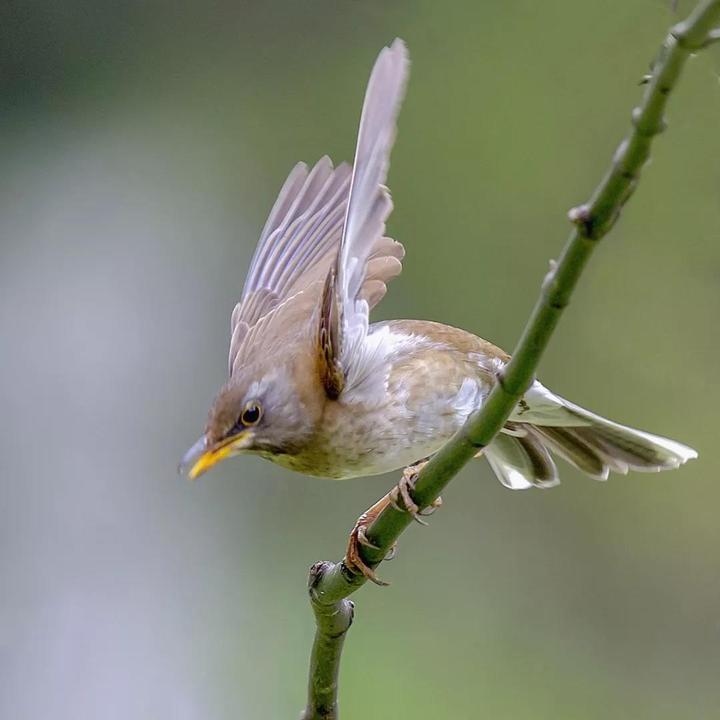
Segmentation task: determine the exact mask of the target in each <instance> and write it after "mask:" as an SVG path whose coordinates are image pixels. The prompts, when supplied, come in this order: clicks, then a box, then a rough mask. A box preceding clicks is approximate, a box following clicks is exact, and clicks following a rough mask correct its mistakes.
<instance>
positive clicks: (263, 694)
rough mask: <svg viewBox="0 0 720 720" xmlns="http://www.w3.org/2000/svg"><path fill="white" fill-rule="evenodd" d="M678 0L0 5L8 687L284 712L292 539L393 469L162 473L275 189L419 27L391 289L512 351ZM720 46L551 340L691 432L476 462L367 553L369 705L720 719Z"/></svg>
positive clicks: (201, 712) (604, 387)
mask: <svg viewBox="0 0 720 720" xmlns="http://www.w3.org/2000/svg"><path fill="white" fill-rule="evenodd" d="M691 4H692V3H688V2H681V3H680V9H679V11H680V12H686V11H687V10H688V9H689V7H690V6H691ZM669 5H670V3H669V2H665V1H664V0H606V1H605V2H602V3H595V2H577V0H546V1H545V2H542V3H538V2H531V1H530V0H519V1H518V2H511V3H510V2H507V3H506V2H476V1H474V0H457V2H451V3H440V2H432V1H431V0H422V1H420V0H418V1H415V2H411V1H410V0H399V1H398V2H394V3H385V2H379V1H378V0H364V1H363V2H358V1H357V0H333V1H332V2H331V1H330V0H323V1H320V0H318V1H313V2H292V1H290V0H286V1H285V2H274V1H271V2H262V3H261V2H210V3H208V2H199V1H187V2H177V3H170V2H161V1H159V0H153V1H151V2H139V1H138V2H114V3H111V2H107V0H96V1H95V2H81V1H80V0H66V1H65V2H61V3H57V2H50V1H49V0H32V1H30V2H16V1H15V0H12V1H11V0H8V2H6V3H4V4H3V5H2V9H1V11H0V12H1V16H0V63H1V65H0V93H1V94H0V158H2V163H1V169H0V338H1V343H2V345H1V348H2V351H1V354H0V358H1V363H2V366H1V367H2V375H1V379H0V407H1V408H2V413H1V415H0V443H1V445H2V447H1V448H0V458H1V459H0V463H1V464H2V465H1V467H2V473H1V475H0V496H1V498H0V513H1V514H2V515H1V517H0V570H1V573H2V574H1V577H2V581H1V584H0V717H2V718H3V719H7V720H45V718H50V717H52V718H55V719H56V720H65V719H67V720H71V719H72V720H91V719H92V720H96V719H100V720H121V719H122V720H127V719H132V720H156V719H158V718H163V719H170V718H172V719H173V720H174V719H177V720H201V719H202V720H207V719H210V718H212V719H213V720H231V719H232V720H238V719H240V718H242V719H248V720H250V719H251V718H252V719H256V718H263V719H268V720H275V719H278V720H281V719H284V718H295V717H297V714H298V713H299V711H300V709H301V706H302V704H303V701H304V692H305V682H306V672H307V656H308V652H309V648H310V643H311V638H312V630H313V626H312V619H311V614H310V610H309V608H308V606H307V602H306V596H305V582H306V573H307V568H308V566H309V565H310V564H311V563H312V562H314V561H316V560H319V559H323V558H328V559H337V558H339V557H340V555H341V553H342V551H343V547H344V543H345V538H346V534H347V531H348V530H349V529H350V527H351V526H352V523H353V522H354V520H355V518H356V517H357V515H358V514H359V513H360V512H361V511H362V510H364V509H365V508H366V507H367V506H368V505H369V504H371V503H372V502H374V501H375V500H376V499H377V498H378V497H379V496H381V495H382V494H384V492H386V490H387V489H388V488H389V487H390V486H391V484H392V483H393V482H394V481H395V479H394V478H393V477H391V476H386V477H379V478H370V479H367V480H362V481H361V480H357V481H350V482H347V483H331V482H323V481H320V480H316V479H310V478H306V477H303V476H300V475H293V474H291V473H289V472H287V471H284V470H282V469H280V468H277V467H274V466H272V465H270V464H269V463H265V462H263V461H261V460H259V459H255V458H240V459H236V460H234V461H232V462H229V463H226V464H224V465H223V466H222V467H219V468H218V469H217V470H215V471H213V472H212V473H211V474H210V475H208V476H205V477H203V478H202V480H201V481H200V482H198V483H195V484H192V483H189V482H188V481H186V480H185V479H183V478H180V477H178V476H177V475H176V474H175V466H176V464H177V461H178V459H179V457H180V456H181V454H182V452H183V451H184V450H185V449H186V447H187V446H188V445H189V444H190V443H191V442H192V441H193V440H195V438H196V437H197V436H198V434H199V433H200V432H201V430H202V428H203V425H204V421H205V414H206V412H207V408H208V406H209V404H210V402H211V400H212V397H213V395H214V393H215V391H216V390H217V388H218V387H219V386H220V384H221V383H222V382H223V381H224V379H225V373H226V349H227V343H228V327H229V317H230V311H231V309H232V306H233V304H234V302H235V301H236V300H237V298H238V296H239V293H240V289H241V287H242V283H243V278H244V273H245V270H246V268H247V265H248V262H249V259H250V256H251V253H252V251H253V247H254V244H255V241H256V238H257V236H258V233H259V230H260V228H261V226H262V224H263V222H264V219H265V216H266V214H267V212H268V210H269V208H270V206H271V204H272V202H273V200H274V197H275V193H276V192H277V190H278V189H279V187H280V185H281V183H282V181H283V180H284V178H285V175H286V173H287V172H288V171H289V169H290V168H291V167H292V165H293V164H294V163H295V162H297V161H298V160H306V161H308V162H314V161H315V160H316V159H317V158H318V157H319V156H320V155H322V154H324V153H329V154H330V155H331V156H332V157H333V158H334V159H335V160H337V161H339V160H341V159H349V158H350V157H351V155H352V152H353V148H354V141H355V131H356V126H357V121H358V117H359V111H360V105H361V102H362V95H363V92H364V86H365V82H366V80H367V77H368V74H369V72H370V68H371V65H372V62H373V60H374V58H375V56H376V54H377V52H378V51H379V49H380V48H381V47H382V46H383V45H385V44H387V43H388V42H390V41H391V40H392V39H393V38H394V37H395V36H396V35H397V36H401V37H403V38H404V39H405V40H406V41H407V43H408V45H409V48H410V52H411V56H412V60H413V65H412V76H411V81H410V86H409V92H408V96H407V101H406V103H405V106H404V108H403V111H402V114H401V118H400V133H399V137H398V142H397V145H396V149H395V152H394V155H393V165H392V169H391V173H390V185H391V187H392V189H393V194H394V198H395V206H396V210H395V212H394V214H393V216H392V218H391V222H390V231H391V233H392V234H393V235H394V236H395V237H396V238H398V239H399V240H401V241H402V242H403V243H404V244H405V246H406V248H407V253H408V254H407V259H406V262H405V270H404V272H403V274H402V276H401V277H400V278H399V279H397V280H396V281H395V282H394V283H393V285H392V287H391V292H390V293H389V295H388V297H387V299H386V300H385V301H384V302H383V304H382V305H381V307H380V308H379V312H378V314H377V317H378V318H385V317H419V318H428V319H435V320H442V321H444V322H447V323H450V324H454V325H458V326H462V327H465V328H467V329H469V330H472V331H474V332H477V333H478V334H480V335H482V336H484V337H486V338H488V339H491V340H493V341H495V342H497V343H498V344H500V345H502V346H504V347H505V348H507V349H508V350H511V349H512V347H513V345H514V343H515V342H516V340H517V338H518V336H519V333H520V331H521V329H522V326H523V324H524V322H525V319H526V317H527V315H528V313H529V310H530V308H531V306H532V304H533V302H534V299H535V297H536V295H537V292H538V288H539V283H540V281H541V279H542V276H543V274H544V272H545V270H546V267H547V262H548V259H549V258H551V257H553V256H555V255H556V254H557V253H558V252H559V249H560V247H561V245H562V243H563V241H564V239H565V237H566V235H567V233H568V223H567V220H566V212H567V210H568V208H569V207H571V206H572V205H573V204H577V203H578V202H580V201H582V200H584V199H586V197H587V196H588V195H589V193H590V192H591V190H592V189H593V188H594V186H595V184H596V183H597V181H598V180H599V178H600V176H601V174H602V173H603V172H604V170H605V168H606V166H607V164H608V161H609V159H610V157H611V155H612V152H613V150H614V147H615V146H616V144H617V142H618V141H619V139H620V138H621V136H622V134H623V133H624V132H625V131H626V129H627V127H628V121H629V112H630V109H631V108H632V106H633V103H634V102H636V100H637V99H638V97H639V94H640V88H639V87H638V81H639V80H640V77H641V76H642V74H643V73H644V72H645V71H646V69H647V66H648V62H649V61H650V59H651V58H652V56H653V55H654V53H655V51H656V48H657V46H658V44H659V42H660V40H661V38H662V37H663V35H664V33H665V31H666V29H667V27H668V26H669V24H670V23H671V22H673V18H674V16H673V14H672V10H671V8H670V7H669ZM719 72H720V49H712V50H710V51H708V52H707V53H704V54H703V55H702V56H701V57H698V58H696V59H695V60H694V61H693V62H691V63H690V66H689V68H688V72H687V74H686V76H685V77H684V78H683V80H682V82H681V86H680V89H679V91H678V93H677V95H676V96H675V97H674V98H673V101H672V106H671V112H670V118H669V120H670V128H669V130H668V132H667V134H666V135H664V136H662V137H661V138H659V140H658V142H657V145H656V148H655V152H654V156H653V162H652V165H651V166H650V167H649V168H647V170H646V172H645V174H644V176H643V179H642V182H641V185H640V188H639V191H638V193H637V195H636V197H634V198H633V200H632V203H631V204H630V206H628V208H627V211H626V212H625V214H624V216H623V218H622V220H621V222H620V223H619V224H618V226H617V227H616V229H615V230H614V231H613V232H612V234H611V235H610V236H609V237H608V238H607V239H606V241H604V242H603V245H602V247H601V248H600V249H599V251H598V253H597V255H596V257H595V258H594V259H593V262H592V264H591V266H590V268H589V271H588V272H587V274H586V276H585V277H584V278H583V282H582V284H581V287H579V289H578V291H577V294H576V296H575V298H574V302H573V304H572V306H571V307H570V308H569V309H568V311H567V313H566V316H565V317H564V319H563V322H562V324H561V326H560V328H559V330H558V332H557V334H556V336H555V338H554V340H553V343H552V346H551V348H550V349H549V351H548V353H547V355H546V357H545V358H544V360H543V363H542V367H541V377H542V378H543V381H544V382H545V383H546V384H547V385H549V386H550V387H552V388H553V389H554V390H555V391H557V392H559V393H561V394H562V395H565V396H567V397H569V398H571V399H573V400H575V401H576V402H579V403H582V404H584V405H587V406H588V407H590V408H592V409H594V410H596V411H597V412H600V413H603V414H607V415H609V416H611V417H613V418H615V419H618V420H621V421H623V422H626V423H629V424H633V425H636V426H639V427H643V428H646V429H648V430H651V431H653V432H656V433H660V434H665V435H669V436H672V437H675V438H677V439H678V440H681V441H683V442H686V443H688V444H691V445H693V446H694V447H696V448H697V449H698V451H699V453H700V458H699V460H697V461H694V462H692V463H690V464H689V465H687V466H686V467H684V468H682V469H681V470H679V471H677V472H674V473H665V474H661V475H657V476H656V475H631V476H628V477H614V478H612V479H611V481H610V482H608V483H596V482H593V481H590V480H586V479H583V478H581V477H580V476H579V475H578V473H576V472H575V471H574V470H572V469H571V468H569V467H567V466H563V468H562V477H563V481H564V482H563V484H562V485H561V486H560V487H559V488H557V489H554V490H551V491H547V492H543V491H529V492H516V493H513V492H510V491H508V490H505V489H504V488H502V487H501V486H500V485H499V484H498V483H497V482H496V481H495V480H494V479H493V478H492V477H491V473H490V471H489V469H488V467H487V466H486V464H485V463H484V462H478V463H474V464H472V465H471V466H469V467H467V468H466V469H465V470H464V472H463V473H462V474H461V475H460V476H459V477H458V478H457V479H456V480H455V481H454V482H453V483H452V485H451V487H450V488H449V490H448V492H447V493H446V495H445V506H444V508H443V509H442V511H441V512H438V513H437V514H436V515H434V517H433V518H432V522H431V526H430V528H429V529H421V528H419V527H413V528H410V530H409V531H408V532H407V534H406V535H405V536H404V537H403V538H402V541H401V544H400V547H399V552H398V557H397V559H396V560H395V561H394V562H393V563H388V564H387V565H385V566H384V567H382V568H381V571H382V576H383V577H385V578H386V579H388V580H391V581H392V586H391V587H390V588H388V589H378V588H375V587H368V588H365V589H363V590H362V591H361V592H360V593H359V594H358V595H357V597H356V600H357V615H356V624H355V626H354V627H353V629H352V631H351V635H350V636H349V639H348V642H347V645H346V656H345V661H344V667H343V676H342V684H341V702H342V708H343V711H344V715H343V717H344V718H346V719H347V720H352V718H361V717H362V718H378V720H380V719H385V718H413V719H414V720H431V719H432V720H436V719H437V718H453V719H455V718H461V719H468V720H470V719H473V718H478V717H488V718H497V719H508V720H510V719H512V720H531V719H532V720H539V719H541V718H548V719H549V718H552V719H553V720H559V719H561V718H567V719H568V720H569V719H571V718H572V719H574V718H583V719H589V720H595V719H597V720H606V719H607V718H613V719H620V718H633V719H638V718H642V719H645V718H647V719H650V718H652V719H653V720H665V719H667V720H671V719H672V720H677V719H678V718H682V719H683V720H685V719H687V720H696V719H698V720H699V719H706V718H707V719H710V718H717V717H719V716H720V683H719V682H718V667H719V663H720V597H719V596H720V567H719V560H718V548H719V547H720V524H719V523H718V513H719V510H718V508H719V506H720V489H719V488H720V484H719V482H718V478H719V477H720V459H719V456H718V453H717V447H718V408H719V407H720V384H719V383H718V376H717V373H718V352H719V350H720V347H719V342H718V333H719V331H718V316H719V314H720V242H719V240H720V165H719V164H718V158H719V157H720V133H718V127H719V121H720V85H719V83H718V74H719Z"/></svg>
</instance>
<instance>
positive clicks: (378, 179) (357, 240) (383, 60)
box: [318, 39, 409, 397]
mask: <svg viewBox="0 0 720 720" xmlns="http://www.w3.org/2000/svg"><path fill="white" fill-rule="evenodd" d="M408 67H409V59H408V53H407V48H406V47H405V43H403V41H402V40H400V39H396V40H395V41H394V42H393V44H392V45H391V46H390V47H386V48H383V50H382V51H381V52H380V55H379V56H378V59H377V60H376V62H375V67H374V68H373V71H372V74H371V75H370V80H369V82H368V88H367V91H366V93H365V102H364V104H363V111H362V116H361V118H360V129H359V131H358V141H357V148H356V150H355V162H354V165H353V170H352V181H351V184H350V197H349V200H348V204H347V213H346V216H345V224H344V227H343V235H342V241H341V243H340V251H339V253H338V255H337V261H336V263H335V264H334V265H333V266H332V267H331V268H330V270H329V272H328V275H327V278H326V282H325V286H324V291H323V297H322V300H321V304H320V322H319V328H318V344H319V348H320V360H321V377H322V380H323V384H324V385H325V389H326V391H327V393H328V395H329V396H330V397H337V396H338V395H339V394H340V392H342V391H348V390H350V389H351V388H353V387H355V386H357V385H358V384H360V383H362V382H363V380H364V379H365V378H366V377H367V376H368V372H369V371H370V365H372V364H373V363H374V362H375V361H376V360H377V358H378V353H377V352H376V350H377V348H374V347H373V345H374V344H373V343H368V342H367V338H368V326H369V317H368V316H369V311H370V308H371V307H372V305H374V304H376V303H377V302H378V301H379V300H380V298H382V296H383V295H384V294H385V290H386V288H385V281H386V280H388V279H389V278H391V277H393V276H394V275H397V274H398V273H399V272H400V270H401V269H402V265H401V264H400V259H401V258H402V252H401V251H398V252H395V246H396V244H395V243H393V241H392V240H390V239H389V238H385V237H384V236H383V234H384V232H385V221H386V219H387V217H388V216H389V215H390V212H391V210H392V200H391V199H390V193H389V192H388V190H387V188H386V187H385V185H384V183H385V178H386V176H387V171H388V166H389V162H390V150H391V149H392V145H393V142H394V140H395V129H396V128H395V125H396V119H397V115H398V111H399V109H400V103H401V102H402V98H403V95H404V92H405V84H406V80H407V74H408ZM371 275H373V276H374V277H373V279H372V280H371V281H370V282H369V279H370V276H371Z"/></svg>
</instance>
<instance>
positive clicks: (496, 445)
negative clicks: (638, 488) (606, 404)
mask: <svg viewBox="0 0 720 720" xmlns="http://www.w3.org/2000/svg"><path fill="white" fill-rule="evenodd" d="M552 399H553V400H556V401H558V405H559V407H558V411H559V412H558V413H557V414H556V415H555V414H554V413H548V412H547V410H548V408H547V407H544V408H543V410H544V413H543V417H538V418H537V419H535V418H533V419H532V420H531V419H530V417H528V422H509V423H508V424H507V425H506V427H505V429H504V430H503V431H502V432H501V433H500V434H499V435H498V436H497V437H496V438H495V440H493V442H492V443H491V444H490V445H489V446H488V447H487V448H486V449H485V451H484V453H483V454H484V455H485V457H487V459H488V462H489V463H490V466H491V467H492V469H493V471H494V472H495V474H496V475H497V477H498V479H499V480H500V482H501V483H502V484H503V485H505V486H507V487H509V488H512V489H514V490H517V489H524V488H529V487H532V486H537V487H552V486H553V485H557V483H558V482H559V479H558V474H557V468H556V467H555V462H554V461H553V458H552V455H556V456H557V457H560V458H562V459H563V460H565V461H567V462H569V463H570V464H571V465H573V466H574V467H576V468H577V469H578V470H580V471H581V472H583V473H584V474H585V475H589V476H590V477H593V478H595V479H597V480H607V477H608V475H609V474H610V472H616V473H622V474H623V475H624V474H626V473H627V472H628V470H638V471H640V472H660V471H661V470H672V469H674V468H677V467H679V466H680V465H682V464H683V463H685V462H687V461H688V460H691V459H692V458H696V457H697V452H695V450H693V449H692V448H690V447H687V445H683V444H681V443H679V442H676V441H675V440H670V439H668V438H664V437H660V436H659V435H651V434H650V433H647V432H644V431H642V430H635V429H634V428H630V427H627V426H625V425H620V424H618V423H615V422H613V421H612V420H607V419H606V418H603V417H600V416H599V415H595V414H594V413H591V412H589V411H588V410H584V409H583V408H581V407H578V406H577V405H573V404H572V403H570V402H568V401H566V400H564V399H562V398H559V397H558V396H555V395H553V396H552ZM531 414H532V413H529V415H531ZM543 420H545V421H546V422H547V424H544V423H543V422H542V421H543ZM551 453H552V455H551Z"/></svg>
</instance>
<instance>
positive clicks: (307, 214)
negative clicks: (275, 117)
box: [228, 157, 351, 375]
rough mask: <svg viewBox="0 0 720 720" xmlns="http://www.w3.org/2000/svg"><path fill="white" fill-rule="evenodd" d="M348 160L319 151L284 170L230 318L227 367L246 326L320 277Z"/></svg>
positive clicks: (340, 212) (343, 196)
mask: <svg viewBox="0 0 720 720" xmlns="http://www.w3.org/2000/svg"><path fill="white" fill-rule="evenodd" d="M350 174H351V171H350V166H349V165H348V164H347V163H341V164H340V165H338V166H337V167H336V168H333V164H332V162H331V160H330V158H328V157H323V158H322V159H321V160H319V161H318V163H317V164H316V165H315V166H314V167H313V168H312V169H308V167H307V165H305V164H304V163H298V164H297V165H296V166H295V167H294V168H293V169H292V171H291V172H290V175H288V178H287V180H286V181H285V184H284V185H283V187H282V189H281V190H280V194H279V195H278V198H277V200H276V201H275V205H274V206H273V208H272V210H271V211H270V215H269V217H268V219H267V222H266V223H265V227H264V229H263V231H262V234H261V235H260V240H259V241H258V245H257V248H256V250H255V254H254V255H253V259H252V261H251V263H250V270H249V271H248V275H247V279H246V280H245V287H244V288H243V294H242V299H241V300H240V302H239V303H238V304H237V305H236V306H235V309H234V310H233V313H232V320H231V333H232V334H231V338H230V356H229V359H228V364H229V371H230V374H231V375H232V372H233V367H234V365H235V362H236V360H237V359H238V357H239V353H240V349H241V347H242V345H243V343H244V342H245V340H246V338H247V334H248V331H249V329H250V328H252V327H253V326H255V325H256V324H257V322H258V321H259V320H260V319H261V318H263V317H265V316H266V315H268V313H270V312H272V311H273V310H274V309H275V308H276V307H278V306H279V305H280V304H281V303H282V302H283V301H285V300H287V299H288V298H289V297H291V296H292V295H293V294H295V293H297V292H299V291H301V290H303V289H305V288H307V287H309V286H310V285H312V284H313V282H315V281H317V280H322V278H323V277H324V275H325V274H326V273H327V270H328V268H329V267H330V266H331V265H332V263H333V262H334V259H335V254H336V252H337V247H338V244H339V242H340V238H341V235H342V227H343V221H344V217H345V213H346V208H347V198H348V194H349V189H350Z"/></svg>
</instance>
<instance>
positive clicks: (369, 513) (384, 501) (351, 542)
mask: <svg viewBox="0 0 720 720" xmlns="http://www.w3.org/2000/svg"><path fill="white" fill-rule="evenodd" d="M426 464H427V460H420V461H419V462H416V463H415V464H414V465H410V466H408V467H406V468H405V469H404V470H403V474H402V477H401V478H400V482H399V483H398V484H397V485H396V486H395V487H394V488H393V489H392V490H391V491H390V492H389V493H388V494H387V495H385V496H383V497H382V498H380V500H378V501H377V502H376V503H375V504H374V505H373V506H372V507H371V508H368V509H367V510H366V511H365V512H364V513H363V514H362V515H361V516H360V517H359V518H358V519H357V522H356V523H355V527H353V529H352V530H351V532H350V537H349V538H348V545H347V549H346V550H345V559H344V560H343V562H344V564H345V566H346V567H347V568H348V569H349V570H350V571H351V572H354V573H356V574H361V575H364V576H365V577H366V578H367V579H368V580H371V581H372V582H374V583H375V584H376V585H388V583H386V582H385V581H384V580H381V579H380V578H379V577H378V576H377V575H376V574H375V571H374V570H373V569H372V568H371V567H369V566H368V565H367V563H365V561H364V560H363V559H362V557H361V555H360V545H364V546H365V547H369V548H372V549H373V550H378V549H379V548H378V546H377V545H374V544H373V543H371V542H370V540H368V538H367V535H366V534H365V530H366V529H367V528H368V527H370V525H372V524H373V522H375V519H376V518H377V517H378V515H380V513H381V512H382V511H383V510H384V509H385V508H386V507H388V506H389V505H391V506H392V507H394V508H395V509H396V510H397V511H398V512H407V513H410V515H412V517H413V519H414V520H416V521H417V522H419V523H420V524H421V525H427V523H426V522H425V521H424V520H423V519H422V517H421V516H422V515H431V514H432V513H433V512H435V510H436V509H437V508H439V507H440V506H441V505H442V498H436V499H435V500H433V502H432V504H431V505H430V506H429V507H427V508H425V509H423V510H421V509H420V508H419V507H418V506H417V503H415V501H414V500H413V499H412V496H411V493H412V491H413V490H414V489H415V482H416V481H417V477H418V474H419V473H420V471H421V470H422V469H423V467H425V465H426ZM394 556H395V545H393V546H392V548H390V552H389V553H388V555H387V556H386V557H385V559H386V560H391V559H392V558H393V557H394Z"/></svg>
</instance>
